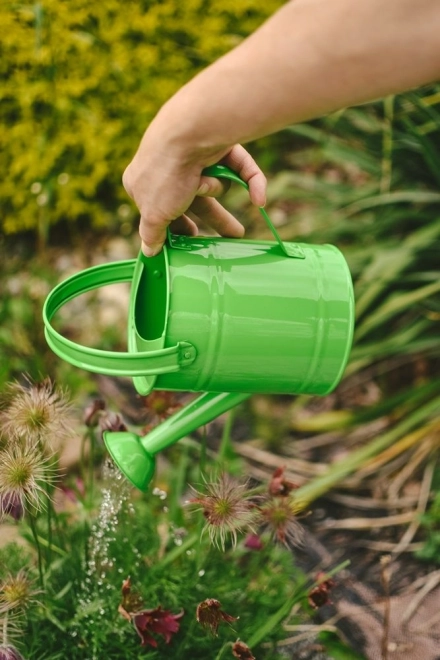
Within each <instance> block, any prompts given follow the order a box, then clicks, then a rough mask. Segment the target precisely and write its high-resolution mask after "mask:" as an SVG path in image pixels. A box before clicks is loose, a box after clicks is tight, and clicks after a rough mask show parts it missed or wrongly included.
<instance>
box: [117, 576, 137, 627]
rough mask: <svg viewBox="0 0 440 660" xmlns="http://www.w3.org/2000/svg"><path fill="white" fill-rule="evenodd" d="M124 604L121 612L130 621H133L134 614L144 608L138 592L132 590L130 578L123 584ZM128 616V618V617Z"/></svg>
mask: <svg viewBox="0 0 440 660" xmlns="http://www.w3.org/2000/svg"><path fill="white" fill-rule="evenodd" d="M121 591H122V602H121V604H120V606H119V612H120V614H122V616H125V618H128V620H131V614H130V613H133V612H136V611H139V610H140V609H141V607H142V603H143V601H142V598H141V595H140V594H139V593H138V592H137V591H133V590H132V588H131V579H130V576H129V577H128V578H126V579H125V580H124V581H123V582H122V589H121ZM126 615H128V617H127V616H126Z"/></svg>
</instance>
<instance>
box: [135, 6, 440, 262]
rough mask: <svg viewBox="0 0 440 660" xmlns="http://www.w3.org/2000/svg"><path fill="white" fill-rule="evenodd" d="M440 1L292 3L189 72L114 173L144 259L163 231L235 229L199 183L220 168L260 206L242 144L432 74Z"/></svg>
mask: <svg viewBox="0 0 440 660" xmlns="http://www.w3.org/2000/svg"><path fill="white" fill-rule="evenodd" d="M439 34H440V3H439V2H438V0H291V1H290V2H288V3H287V4H286V5H284V6H283V7H282V8H281V9H280V10H279V11H278V12H276V13H275V14H274V15H273V16H272V17H271V18H270V19H269V20H267V21H266V22H265V23H264V24H263V25H262V26H261V27H260V28H259V29H258V30H257V31H256V32H254V34H252V35H251V36H250V37H248V38H247V39H245V40H244V41H243V42H242V43H241V44H240V45H239V46H238V47H237V48H235V49H233V50H232V51H230V52H229V53H227V54H226V55H225V56H224V57H222V58H220V59H219V60H217V61H216V62H214V64H212V65H211V66H209V67H208V68H206V69H205V70H204V71H202V72H201V73H200V74H198V75H197V76H195V77H194V78H193V79H192V80H191V81H190V82H189V83H188V84H187V85H185V86H184V87H182V88H181V89H180V90H179V91H178V92H177V93H176V94H175V95H174V96H173V97H172V98H171V99H170V100H169V101H168V102H167V103H166V104H165V105H164V106H163V107H162V108H161V109H160V111H159V112H158V114H157V115H156V117H155V118H154V120H153V121H152V122H151V124H150V125H149V127H148V128H147V130H146V132H145V134H144V136H143V138H142V140H141V143H140V145H139V148H138V150H137V152H136V154H135V155H134V157H133V160H132V161H131V163H130V164H129V165H128V167H127V169H126V170H125V172H124V175H123V184H124V186H125V189H126V190H127V192H128V194H129V195H130V197H132V199H133V200H134V201H135V203H136V205H137V207H138V208H139V211H140V215H141V221H140V229H139V233H140V236H141V240H142V250H143V252H144V253H145V254H146V255H147V256H152V255H154V254H157V253H158V252H159V251H160V250H161V248H162V245H163V243H164V241H165V237H166V228H167V226H168V225H169V224H170V222H171V221H173V231H175V232H181V233H189V234H196V233H197V222H198V221H199V220H200V219H203V220H204V221H205V222H207V223H208V224H209V225H210V226H211V227H212V228H213V229H215V230H216V231H217V232H218V233H219V234H221V235H223V236H232V237H240V236H242V235H243V231H244V230H243V227H242V225H241V224H240V223H239V222H238V221H237V220H236V219H235V218H234V217H233V216H232V215H231V214H230V213H228V212H227V211H226V210H225V209H224V208H223V207H222V206H221V204H220V203H219V202H218V201H217V200H216V199H215V197H218V196H219V195H221V193H222V192H223V191H224V184H223V183H222V182H220V181H219V180H217V179H213V178H211V177H204V176H202V174H201V172H202V169H203V168H204V167H206V166H207V165H212V164H214V163H217V162H221V163H224V164H226V165H228V166H229V167H231V168H232V169H233V170H235V171H236V172H237V173H238V174H239V175H240V176H241V177H242V178H243V179H244V180H245V181H246V182H247V183H248V185H249V194H250V198H251V201H252V202H253V203H254V204H256V205H258V206H263V205H264V203H265V194H266V179H265V177H264V175H263V173H262V172H261V170H260V169H259V167H258V165H257V164H256V163H255V161H254V160H253V159H252V157H251V156H250V155H249V153H248V152H247V151H246V150H245V148H244V147H243V146H241V145H242V144H244V143H246V142H249V141H252V140H256V139H258V138H260V137H263V136H265V135H269V134H271V133H274V132H276V131H278V130H281V129H282V128H284V127H286V126H288V125H289V124H294V123H296V122H301V121H306V120H309V119H312V118H315V117H319V116H322V115H324V114H327V113H329V112H332V111H334V110H336V109H340V108H343V107H347V106H352V105H357V104H360V103H364V102H367V101H371V100H373V99H377V98H382V97H383V96H386V95H388V94H395V93H399V92H402V91H405V90H408V89H411V88H414V87H418V86H420V85H423V84H426V83H429V82H432V81H435V80H437V79H438V78H439V77H440V39H439V36H438V35H439Z"/></svg>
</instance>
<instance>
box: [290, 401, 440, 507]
mask: <svg viewBox="0 0 440 660" xmlns="http://www.w3.org/2000/svg"><path fill="white" fill-rule="evenodd" d="M439 406H440V398H439V397H435V398H434V399H432V400H431V401H429V402H428V403H426V404H425V405H424V406H422V407H421V408H419V409H417V410H415V411H414V412H413V413H412V414H411V415H409V416H407V417H405V418H404V419H403V420H402V421H401V422H400V424H397V425H396V426H395V427H394V428H392V429H391V430H390V431H388V432H387V433H384V434H383V435H381V436H379V437H378V438H376V439H375V440H373V442H370V443H369V444H367V445H366V446H365V447H361V448H360V449H357V450H356V451H353V452H352V453H351V454H349V456H347V458H346V459H344V460H342V461H339V462H338V463H336V464H335V465H333V466H331V467H330V468H329V470H328V471H327V472H326V473H325V474H323V475H320V476H319V477H316V479H313V480H312V481H309V482H308V483H306V484H304V486H300V488H298V490H296V491H295V501H294V506H295V510H297V511H302V510H303V509H305V508H306V507H307V506H308V505H309V504H310V503H311V502H313V501H314V500H316V499H317V498H318V497H320V496H321V495H323V494H324V493H326V492H328V491H329V490H331V489H332V488H333V487H334V486H336V485H337V484H338V483H339V482H341V481H342V480H343V479H344V478H345V477H347V476H348V475H349V474H352V473H353V472H355V471H356V470H357V469H358V468H359V467H361V466H362V465H364V463H365V462H366V461H368V460H369V459H370V458H373V457H374V456H376V455H377V454H379V453H380V452H381V451H383V450H384V449H386V448H387V447H388V446H389V445H391V444H392V443H393V442H395V441H396V440H399V438H401V437H402V436H403V435H404V434H405V433H408V432H409V431H411V430H412V429H413V428H414V427H415V426H417V425H418V424H420V423H421V422H423V421H424V420H425V419H426V418H428V417H429V416H430V415H431V414H432V413H435V412H438V410H439Z"/></svg>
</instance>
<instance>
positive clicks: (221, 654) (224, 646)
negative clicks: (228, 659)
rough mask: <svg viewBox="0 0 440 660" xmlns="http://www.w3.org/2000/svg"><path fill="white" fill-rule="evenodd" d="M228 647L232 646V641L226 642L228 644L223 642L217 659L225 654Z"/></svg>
mask: <svg viewBox="0 0 440 660" xmlns="http://www.w3.org/2000/svg"><path fill="white" fill-rule="evenodd" d="M228 648H232V642H226V644H223V646H222V647H221V649H220V651H219V652H218V653H217V655H216V656H215V660H220V658H222V656H223V652H224V651H226V649H228Z"/></svg>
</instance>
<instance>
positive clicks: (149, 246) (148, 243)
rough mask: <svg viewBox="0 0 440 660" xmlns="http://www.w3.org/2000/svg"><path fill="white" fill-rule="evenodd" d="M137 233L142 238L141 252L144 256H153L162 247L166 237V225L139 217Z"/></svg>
mask: <svg viewBox="0 0 440 660" xmlns="http://www.w3.org/2000/svg"><path fill="white" fill-rule="evenodd" d="M139 235H140V237H141V240H142V252H143V253H144V254H145V256H146V257H154V256H155V255H156V254H159V252H160V251H161V249H162V246H163V244H164V243H165V239H166V237H167V229H166V225H164V224H163V223H161V224H156V223H154V224H153V223H152V222H146V221H145V220H143V219H142V218H141V221H140V225H139Z"/></svg>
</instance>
